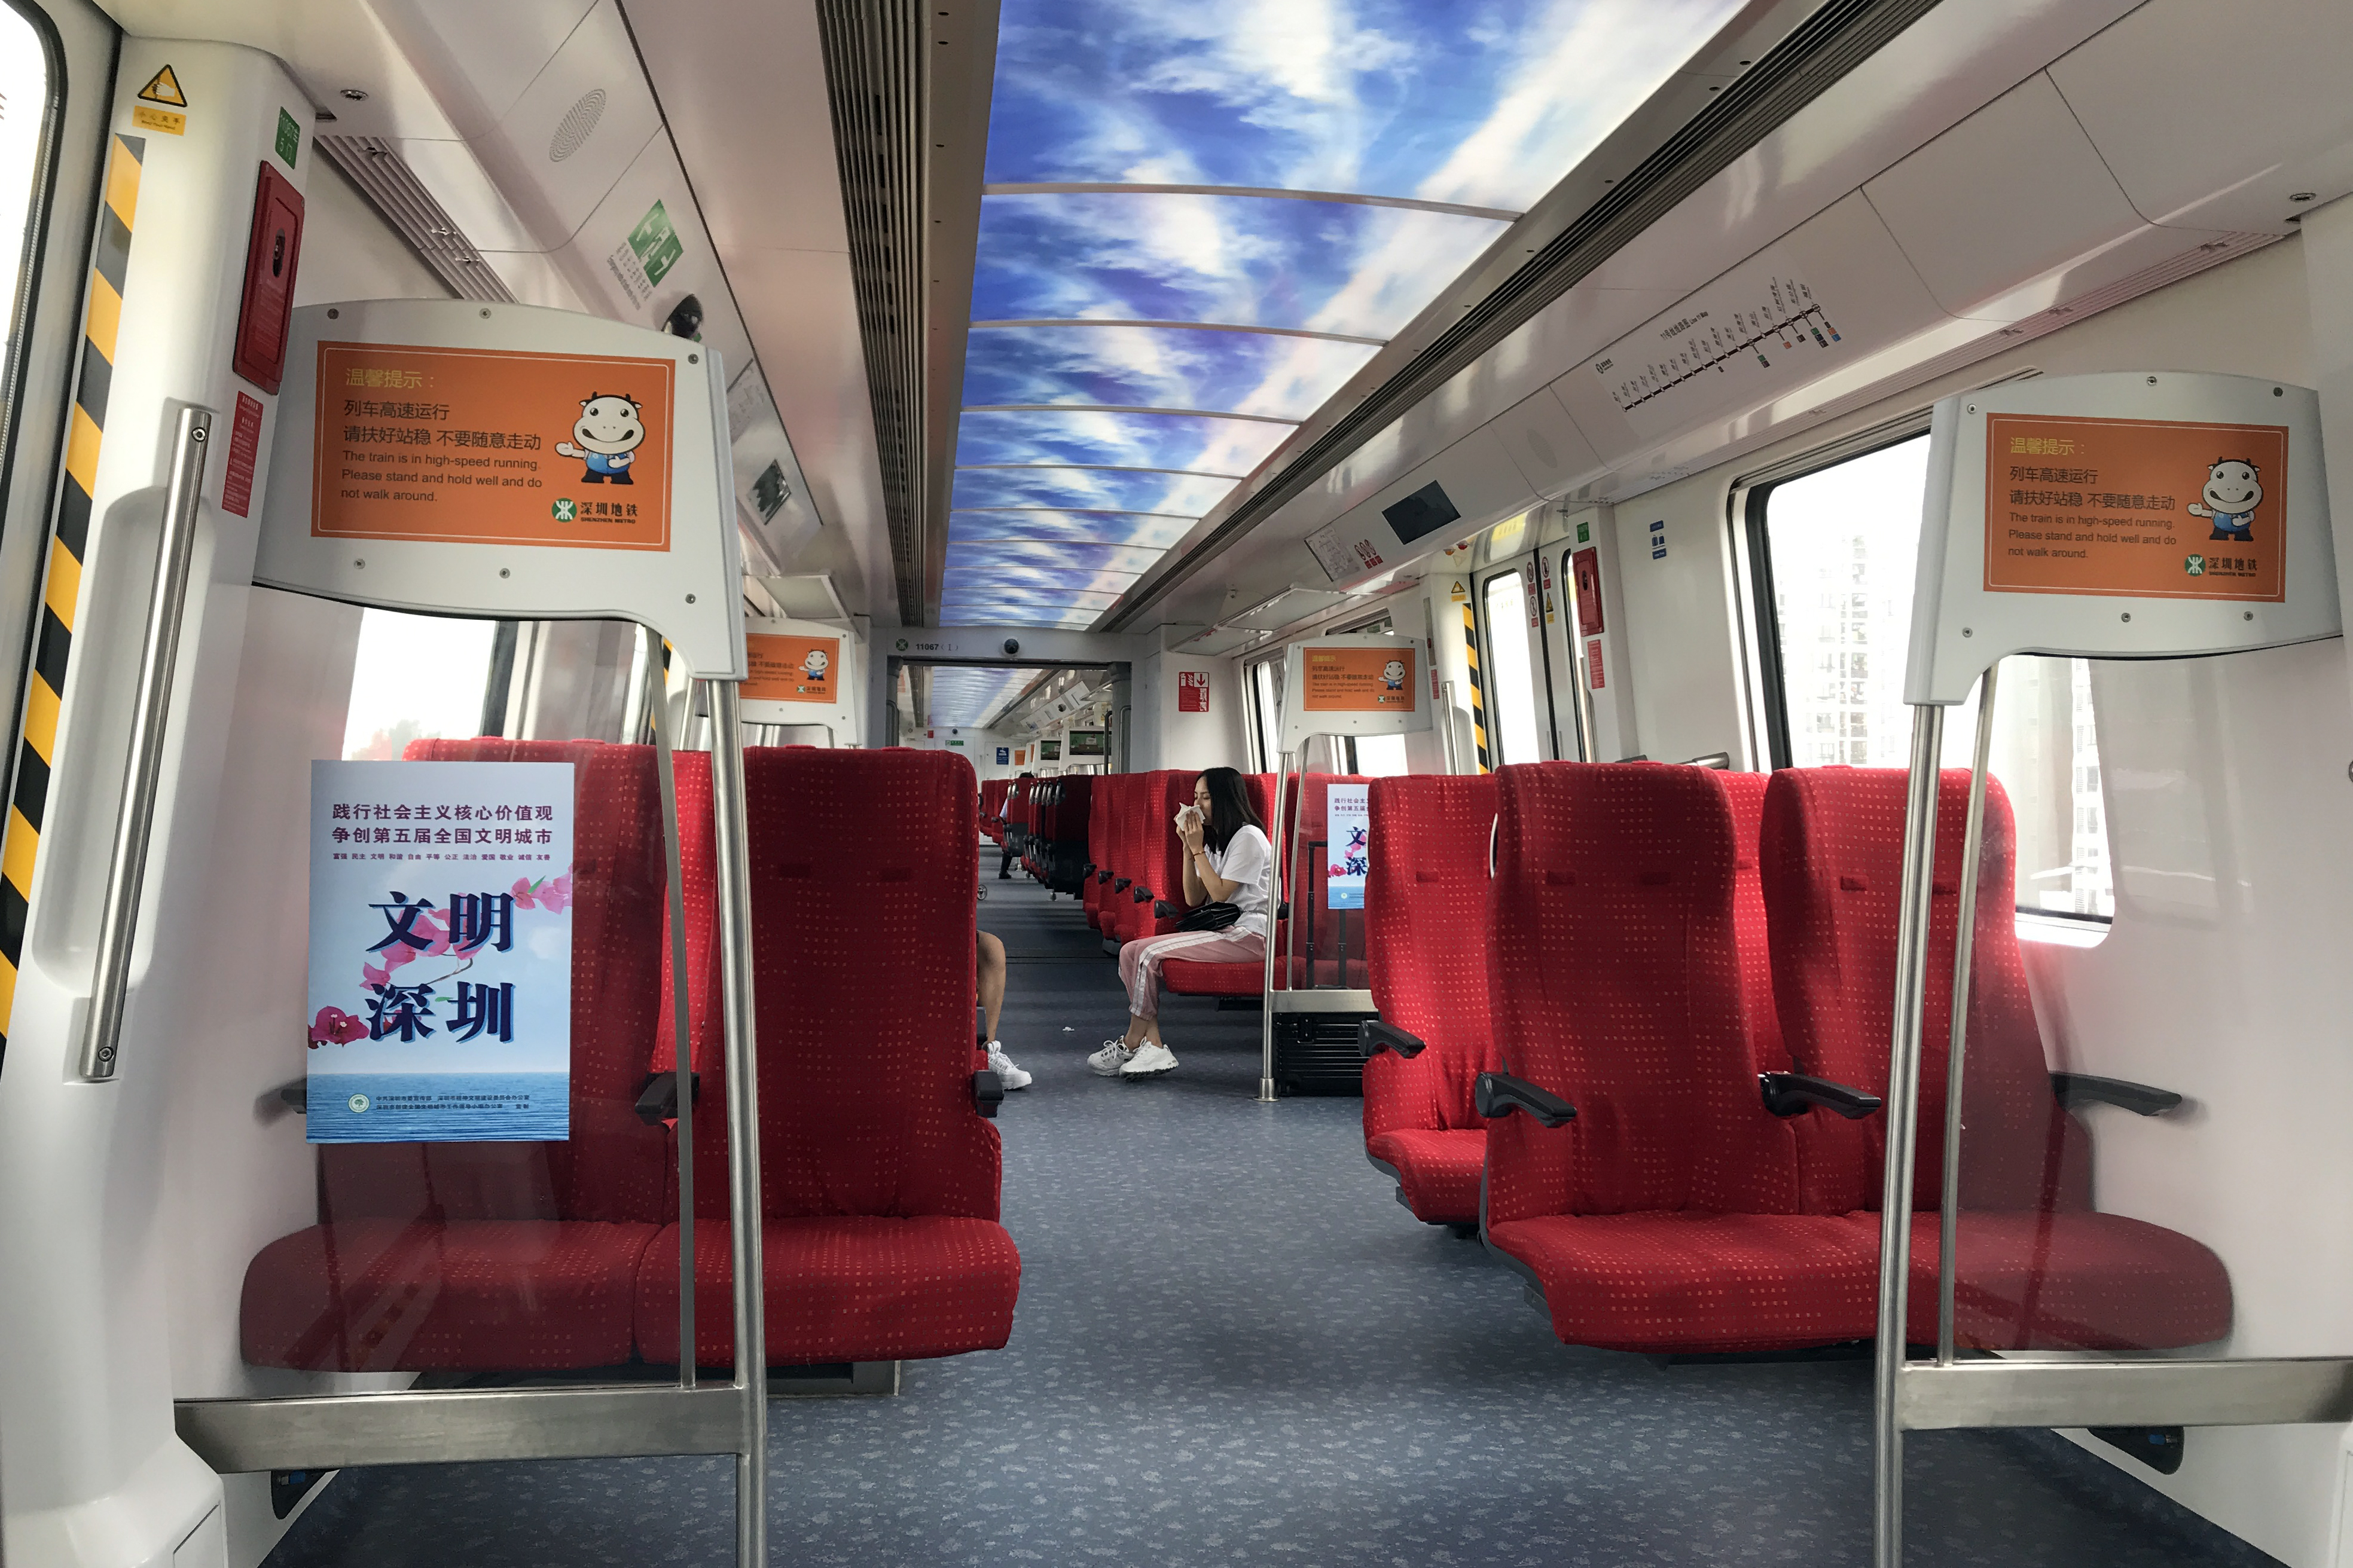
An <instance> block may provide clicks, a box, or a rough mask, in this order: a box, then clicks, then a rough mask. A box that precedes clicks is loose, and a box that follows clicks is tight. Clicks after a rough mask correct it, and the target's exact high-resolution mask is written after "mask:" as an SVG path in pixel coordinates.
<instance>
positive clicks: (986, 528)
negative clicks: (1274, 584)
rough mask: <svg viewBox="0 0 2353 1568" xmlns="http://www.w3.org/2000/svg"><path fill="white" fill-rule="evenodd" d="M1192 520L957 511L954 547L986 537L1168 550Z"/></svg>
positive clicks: (951, 529) (951, 536)
mask: <svg viewBox="0 0 2353 1568" xmlns="http://www.w3.org/2000/svg"><path fill="white" fill-rule="evenodd" d="M1192 526H1193V524H1192V520H1191V519H1190V518H1183V517H1154V516H1151V515H1149V514H1146V513H1142V512H1132V511H1033V510H1028V509H1026V508H1025V509H1022V510H1004V511H955V512H950V513H949V514H948V547H949V548H950V549H951V550H953V549H954V548H955V546H956V545H958V544H960V543H965V542H971V541H974V540H983V539H1034V540H1040V541H1050V540H1071V541H1076V542H1087V543H1094V544H1133V545H1137V546H1140V547H1141V548H1144V549H1146V550H1155V551H1157V550H1166V549H1167V548H1168V547H1169V546H1170V545H1172V544H1174V543H1176V542H1177V541H1178V540H1180V539H1182V538H1184V537H1185V531H1186V530H1187V529H1188V528H1190V527H1192Z"/></svg>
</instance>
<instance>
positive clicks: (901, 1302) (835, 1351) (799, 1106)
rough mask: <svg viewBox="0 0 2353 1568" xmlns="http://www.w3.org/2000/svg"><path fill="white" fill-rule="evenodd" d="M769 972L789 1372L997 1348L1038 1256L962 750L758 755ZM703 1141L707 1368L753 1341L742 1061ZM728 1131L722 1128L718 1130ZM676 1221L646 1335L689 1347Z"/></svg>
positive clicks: (749, 787) (775, 1224)
mask: <svg viewBox="0 0 2353 1568" xmlns="http://www.w3.org/2000/svg"><path fill="white" fill-rule="evenodd" d="M744 771H745V784H746V806H747V815H748V819H749V823H750V827H751V880H752V924H753V929H752V946H753V954H754V960H753V982H754V1007H755V1012H756V1019H757V1028H758V1040H759V1063H760V1094H759V1104H760V1127H761V1199H762V1213H763V1216H764V1227H763V1229H764V1235H763V1245H764V1247H765V1254H764V1264H765V1274H766V1286H767V1322H766V1331H767V1344H768V1359H769V1361H770V1363H771V1364H776V1365H791V1364H807V1363H833V1362H860V1361H896V1360H905V1359H911V1358H917V1357H927V1356H942V1355H955V1354H959V1353H962V1352H965V1351H974V1350H986V1349H994V1348H997V1347H998V1346H1001V1345H1003V1344H1004V1343H1005V1342H1006V1339H1007V1337H1008V1335H1009V1334H1010V1333H1011V1331H1012V1325H1013V1307H1014V1300H1015V1297H1016V1295H1017V1294H1018V1289H1019V1285H1020V1277H1021V1260H1020V1256H1019V1254H1018V1252H1017V1251H1016V1250H1015V1248H1014V1246H1013V1239H1012V1237H1010V1236H1008V1235H1007V1234H1006V1231H1005V1229H1004V1227H1003V1226H1001V1225H999V1224H998V1223H997V1190H998V1176H999V1155H998V1144H997V1130H996V1128H995V1127H993V1126H992V1125H990V1124H989V1123H988V1122H987V1121H983V1120H982V1119H981V1118H980V1116H979V1115H978V1114H977V1112H976V1110H975V1109H974V1106H973V1100H972V1077H973V1071H974V1066H975V1064H974V1055H973V1048H972V1036H971V1030H972V1016H973V1005H974V997H973V981H972V973H973V968H972V947H973V904H972V899H971V895H970V892H969V890H968V889H969V888H970V886H971V885H972V883H973V880H974V879H975V877H976V875H977V871H978V868H977V865H976V860H975V855H976V844H977V837H976V831H975V827H974V817H973V813H974V799H975V791H974V786H973V780H972V773H971V770H970V769H969V767H968V766H967V765H966V764H965V762H964V760H963V759H962V758H961V757H957V756H955V755H954V754H953V753H947V752H907V751H872V752H855V751H840V752H825V751H806V752H805V751H799V750H794V751H789V752H783V751H776V752H756V751H755V752H751V753H749V754H748V755H747V757H746V759H745V767H744ZM702 1079H703V1088H702V1099H701V1100H700V1101H699V1108H701V1109H702V1113H703V1114H702V1120H699V1121H698V1122H697V1126H696V1133H695V1208H696V1214H697V1216H698V1217H697V1223H696V1226H695V1260H696V1280H697V1283H696V1294H695V1338H696V1347H695V1349H696V1355H697V1357H698V1359H699V1360H701V1361H702V1362H704V1363H710V1364H713V1365H717V1364H723V1363H726V1362H727V1361H728V1360H729V1359H730V1356H731V1354H732V1345H733V1330H732V1316H731V1313H732V1305H731V1298H730V1291H729V1286H730V1281H731V1279H732V1277H733V1270H732V1265H731V1260H730V1258H731V1255H730V1250H729V1226H728V1220H727V1180H726V1170H727V1148H726V1143H727V1141H726V1138H725V1136H724V1124H723V1122H717V1121H716V1116H715V1113H716V1111H717V1110H718V1109H719V1108H720V1107H721V1106H723V1104H724V1103H725V1101H724V1098H723V1090H724V1079H725V1072H724V1068H723V1063H721V1062H719V1061H717V1060H715V1059H714V1060H712V1062H711V1063H710V1065H708V1066H706V1067H704V1068H702ZM705 1127H710V1128H711V1129H712V1131H711V1135H710V1136H707V1137H706V1136H705V1135H704V1128H705ZM675 1237H676V1231H675V1228H674V1227H672V1228H667V1229H665V1230H664V1232H663V1236H662V1239H661V1240H659V1241H658V1242H657V1243H656V1244H655V1247H654V1251H653V1254H652V1256H655V1257H659V1258H663V1259H664V1260H665V1261H666V1262H669V1263H670V1266H669V1267H667V1268H650V1267H649V1268H646V1269H644V1270H642V1271H641V1272H640V1274H639V1277H638V1289H637V1311H636V1321H637V1339H638V1347H639V1350H640V1352H641V1353H642V1354H643V1355H644V1356H645V1357H646V1359H648V1360H649V1361H654V1362H670V1361H674V1360H675V1359H676V1358H677V1356H678V1353H679V1342H678V1271H677V1268H676V1266H675V1262H674V1251H673V1250H671V1249H674V1247H675Z"/></svg>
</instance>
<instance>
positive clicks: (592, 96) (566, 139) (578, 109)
mask: <svg viewBox="0 0 2353 1568" xmlns="http://www.w3.org/2000/svg"><path fill="white" fill-rule="evenodd" d="M604 118H605V89H603V88H601V87H592V88H590V89H588V90H587V91H586V92H584V93H582V94H581V95H580V101H579V102H577V103H575V104H574V105H573V106H572V107H571V108H569V109H567V110H565V111H564V118H563V119H562V120H560V121H557V122H556V126H555V135H554V138H553V139H552V140H550V141H549V142H548V143H547V156H548V160H549V162H551V163H562V162H564V160H565V159H566V158H569V157H570V156H572V154H573V153H577V152H578V151H580V149H581V147H582V145H583V144H584V143H586V142H587V140H588V138H589V137H590V136H591V135H592V134H594V133H595V132H596V121H600V120H602V119H604Z"/></svg>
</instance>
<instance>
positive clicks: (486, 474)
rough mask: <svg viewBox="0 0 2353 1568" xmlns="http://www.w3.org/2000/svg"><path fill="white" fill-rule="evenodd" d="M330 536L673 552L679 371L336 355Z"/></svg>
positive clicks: (519, 358)
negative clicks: (673, 464) (673, 465)
mask: <svg viewBox="0 0 2353 1568" xmlns="http://www.w3.org/2000/svg"><path fill="white" fill-rule="evenodd" d="M318 370H319V374H318V379H317V385H316V387H315V388H314V393H313V395H314V396H315V398H316V400H317V403H316V408H315V411H314V422H313V425H312V426H311V429H312V439H313V441H314V443H315V446H316V454H315V458H314V461H313V465H312V468H311V490H312V493H311V533H312V534H313V535H314V536H316V537H318V538H322V539H328V538H336V539H412V540H431V541H438V542H444V543H455V544H545V545H552V546H556V547H559V548H570V549H587V550H667V549H669V548H670V468H671V447H672V443H673V442H674V441H675V440H676V438H677V431H678V419H677V402H678V398H677V375H676V374H675V373H676V367H675V366H674V365H672V364H671V363H670V361H669V360H667V359H643V358H623V357H619V356H612V357H597V356H592V355H587V354H549V353H512V352H498V351H491V350H479V349H448V348H427V347H422V346H419V345H416V344H406V343H354V342H322V343H320V344H319V349H318Z"/></svg>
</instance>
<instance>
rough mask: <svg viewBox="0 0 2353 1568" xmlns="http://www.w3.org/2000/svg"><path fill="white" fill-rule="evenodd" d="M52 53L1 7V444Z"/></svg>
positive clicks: (32, 228)
mask: <svg viewBox="0 0 2353 1568" xmlns="http://www.w3.org/2000/svg"><path fill="white" fill-rule="evenodd" d="M49 98H50V93H49V52H48V50H47V48H46V47H44V46H43V44H42V40H41V37H40V35H39V34H38V33H37V32H35V31H34V29H33V24H32V23H31V22H30V21H29V20H28V19H26V17H24V16H20V15H18V14H17V12H16V9H15V8H14V7H13V6H11V5H5V4H0V300H5V301H6V304H5V309H6V310H7V312H8V332H7V353H6V358H5V362H0V445H5V439H6V437H7V433H8V432H9V431H10V430H11V429H13V428H14V427H15V426H16V365H17V349H18V346H19V344H20V343H21V342H22V340H23V333H22V332H21V331H19V328H20V327H21V326H22V325H23V322H24V315H25V307H26V274H25V265H24V264H25V261H26V257H27V256H28V255H29V254H30V251H31V239H32V237H33V235H34V233H35V232H36V230H37V225H36V224H35V222H34V219H35V217H36V216H37V207H36V203H35V197H36V195H37V193H38V192H39V190H40V186H41V140H42V137H41V133H42V132H43V130H44V129H45V128H46V126H47V119H48V107H49Z"/></svg>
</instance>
